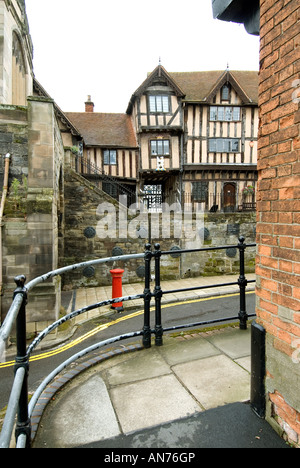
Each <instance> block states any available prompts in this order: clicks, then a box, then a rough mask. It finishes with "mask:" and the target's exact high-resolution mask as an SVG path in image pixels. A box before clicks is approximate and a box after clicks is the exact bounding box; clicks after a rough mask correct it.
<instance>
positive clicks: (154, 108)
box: [148, 94, 171, 114]
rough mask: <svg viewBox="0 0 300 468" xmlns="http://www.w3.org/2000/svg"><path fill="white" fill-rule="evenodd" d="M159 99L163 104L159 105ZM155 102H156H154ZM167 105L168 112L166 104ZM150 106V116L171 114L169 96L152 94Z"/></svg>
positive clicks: (149, 100)
mask: <svg viewBox="0 0 300 468" xmlns="http://www.w3.org/2000/svg"><path fill="white" fill-rule="evenodd" d="M159 99H160V100H161V102H160V103H159ZM153 100H154V102H152V101H153ZM166 103H167V110H166V108H165V104H166ZM148 106H149V112H150V114H170V113H171V100H170V95H169V94H150V95H149V96H148Z"/></svg>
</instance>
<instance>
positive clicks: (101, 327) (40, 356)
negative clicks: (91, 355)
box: [0, 291, 254, 369]
mask: <svg viewBox="0 0 300 468" xmlns="http://www.w3.org/2000/svg"><path fill="white" fill-rule="evenodd" d="M253 293H254V292H252V291H250V292H248V293H247V294H253ZM238 295H239V293H235V294H226V295H223V296H215V297H206V298H202V299H193V300H190V301H184V302H176V303H173V304H166V305H162V309H166V308H169V307H177V306H180V305H187V304H195V303H197V302H203V301H211V300H216V299H223V298H225V297H233V296H238ZM151 310H155V309H154V307H152V309H151ZM143 313H144V311H143V310H140V311H138V312H134V313H132V314H129V315H125V316H124V317H120V318H118V319H116V320H113V321H112V322H109V323H105V324H103V325H99V326H98V327H96V328H94V329H93V330H91V331H89V332H87V333H86V334H85V335H82V336H81V337H79V338H77V339H76V340H73V341H71V342H70V343H68V344H66V345H64V346H61V347H59V348H57V349H53V350H51V351H48V352H45V353H42V354H38V355H36V356H31V358H30V362H34V361H40V360H42V359H48V358H50V357H52V356H56V355H57V354H61V353H63V352H64V351H67V350H68V349H71V348H73V347H74V346H77V345H78V344H80V343H82V342H83V341H85V340H87V339H88V338H91V337H92V336H94V335H96V334H97V333H99V332H101V331H103V330H106V329H107V328H109V327H112V326H113V325H117V324H118V323H120V322H125V320H130V319H132V318H135V317H138V316H139V315H142V314H143ZM14 364H15V361H7V362H4V363H2V364H0V369H4V368H6V367H11V366H13V365H14Z"/></svg>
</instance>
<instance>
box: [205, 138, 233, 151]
mask: <svg viewBox="0 0 300 468" xmlns="http://www.w3.org/2000/svg"><path fill="white" fill-rule="evenodd" d="M213 142H215V145H214V146H215V149H212V146H211V145H212V144H213ZM218 143H219V145H218ZM236 143H237V144H238V148H237V149H233V147H234V145H235V144H236ZM226 144H228V148H226V146H225V145H226ZM221 145H222V148H221ZM240 149H241V139H240V138H209V141H208V153H240V152H241V151H240Z"/></svg>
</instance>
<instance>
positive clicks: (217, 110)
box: [209, 106, 242, 122]
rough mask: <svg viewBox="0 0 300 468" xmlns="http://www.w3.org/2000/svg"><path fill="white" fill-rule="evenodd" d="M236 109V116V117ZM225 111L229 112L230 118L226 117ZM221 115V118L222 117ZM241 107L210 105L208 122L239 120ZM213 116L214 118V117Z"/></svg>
mask: <svg viewBox="0 0 300 468" xmlns="http://www.w3.org/2000/svg"><path fill="white" fill-rule="evenodd" d="M237 110H238V111H239V112H238V118H236V117H237ZM227 112H230V115H231V118H230V119H226V115H228V114H227ZM222 115H223V118H222ZM241 115H242V112H241V107H240V106H210V108H209V120H210V122H240V121H241ZM214 117H215V118H214Z"/></svg>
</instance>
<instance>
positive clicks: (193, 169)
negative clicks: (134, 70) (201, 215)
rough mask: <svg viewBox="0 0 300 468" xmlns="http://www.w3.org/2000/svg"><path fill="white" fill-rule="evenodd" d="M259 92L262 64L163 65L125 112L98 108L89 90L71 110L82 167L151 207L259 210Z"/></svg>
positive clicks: (104, 183) (118, 191)
mask: <svg viewBox="0 0 300 468" xmlns="http://www.w3.org/2000/svg"><path fill="white" fill-rule="evenodd" d="M257 95H258V73H257V72H251V71H231V70H229V69H227V70H225V71H223V72H222V71H207V72H185V73H168V72H167V71H166V70H165V68H164V67H163V66H161V65H159V66H158V67H156V68H155V70H154V71H153V72H152V73H150V74H149V75H148V76H147V78H146V80H145V81H144V82H143V83H142V84H141V86H140V87H139V88H138V89H137V90H136V91H135V92H134V93H133V95H132V96H131V99H130V101H129V104H128V108H127V111H126V114H103V113H95V112H94V105H93V103H92V101H91V99H90V98H89V99H88V101H87V102H86V103H85V104H86V107H85V112H82V113H65V116H66V118H67V120H68V121H69V122H70V123H71V124H72V125H73V126H74V127H75V128H76V129H77V131H78V134H79V135H81V136H82V145H81V147H80V146H79V148H81V149H80V150H79V156H78V157H77V164H78V165H79V170H80V171H81V172H82V173H83V174H84V175H85V176H88V177H89V178H93V176H95V177H94V179H95V180H98V184H100V185H101V188H102V189H104V190H105V191H106V192H107V193H109V194H110V195H112V196H114V197H115V198H116V197H117V196H118V195H120V194H125V195H129V191H131V194H132V192H133V191H134V192H135V194H136V198H137V199H138V200H139V201H140V202H142V203H143V204H144V205H145V206H146V207H147V208H148V209H149V210H150V211H160V210H161V209H162V207H163V204H164V203H167V204H169V205H172V204H174V203H179V204H180V205H181V206H182V207H183V206H184V205H185V207H190V208H191V209H193V210H195V209H199V210H203V211H207V210H210V211H218V210H221V211H241V210H253V209H255V201H256V200H255V188H256V180H257V135H258V104H257V101H258V99H257ZM106 176H107V177H108V179H105V177H106ZM122 186H123V187H125V188H124V189H122ZM128 190H129V191H128ZM133 200H134V197H133V196H132V195H129V202H132V201H133ZM134 201H135V200H134Z"/></svg>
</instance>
